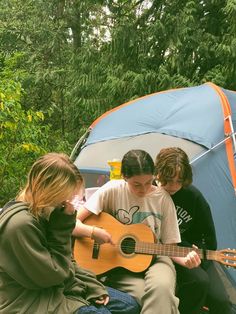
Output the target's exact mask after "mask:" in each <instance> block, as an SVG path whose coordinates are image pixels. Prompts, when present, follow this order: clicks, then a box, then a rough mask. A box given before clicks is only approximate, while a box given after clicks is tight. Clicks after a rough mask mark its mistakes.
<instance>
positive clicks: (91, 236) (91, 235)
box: [90, 226, 96, 239]
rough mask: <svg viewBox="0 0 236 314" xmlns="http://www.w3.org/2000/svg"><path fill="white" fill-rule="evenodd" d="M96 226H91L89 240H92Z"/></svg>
mask: <svg viewBox="0 0 236 314" xmlns="http://www.w3.org/2000/svg"><path fill="white" fill-rule="evenodd" d="M95 228H96V226H92V228H91V232H90V239H94V231H95Z"/></svg>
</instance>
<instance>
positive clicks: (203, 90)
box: [87, 84, 224, 148]
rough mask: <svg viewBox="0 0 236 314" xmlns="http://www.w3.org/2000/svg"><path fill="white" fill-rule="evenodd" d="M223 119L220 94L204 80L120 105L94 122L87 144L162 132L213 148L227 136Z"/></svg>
mask: <svg viewBox="0 0 236 314" xmlns="http://www.w3.org/2000/svg"><path fill="white" fill-rule="evenodd" d="M222 121H223V112H222V107H221V104H220V98H219V96H218V94H217V93H216V91H215V90H214V89H213V88H211V86H208V85H207V84H204V85H201V86H199V87H192V88H182V89H176V90H171V91H169V92H161V93H155V94H151V95H148V96H145V97H143V98H139V99H137V100H135V101H132V102H129V103H128V104H127V105H122V106H120V107H117V110H116V111H112V113H111V114H107V113H106V115H104V118H103V119H99V120H98V123H97V124H96V123H95V124H94V125H96V128H93V129H92V131H91V134H90V137H89V139H88V142H87V145H89V144H92V143H96V142H98V141H104V140H110V139H115V138H120V137H126V136H134V135H138V134H144V133H151V132H158V133H163V134H168V135H172V136H177V137H180V138H185V139H188V140H190V141H193V142H196V143H198V144H200V145H203V146H205V147H207V148H211V147H212V146H214V145H216V144H217V143H218V142H220V141H221V140H223V139H224V132H223V129H224V125H223V124H222ZM183 123H184V128H183ZM202 126H204V127H202Z"/></svg>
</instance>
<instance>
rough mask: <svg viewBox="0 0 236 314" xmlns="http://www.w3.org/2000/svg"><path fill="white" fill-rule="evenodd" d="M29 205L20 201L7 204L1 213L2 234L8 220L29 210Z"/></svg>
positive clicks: (0, 230) (0, 231) (0, 226)
mask: <svg viewBox="0 0 236 314" xmlns="http://www.w3.org/2000/svg"><path fill="white" fill-rule="evenodd" d="M27 209H28V206H27V203H24V202H19V201H11V202H9V203H7V204H6V205H5V206H4V207H3V208H2V210H1V212H0V234H1V233H2V232H3V231H4V228H5V226H6V224H7V223H8V220H9V219H10V218H11V217H12V216H13V215H15V214H16V213H18V212H20V211H22V210H27Z"/></svg>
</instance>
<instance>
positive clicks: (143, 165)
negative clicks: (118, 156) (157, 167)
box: [121, 149, 154, 178]
mask: <svg viewBox="0 0 236 314" xmlns="http://www.w3.org/2000/svg"><path fill="white" fill-rule="evenodd" d="M153 173H154V161H153V159H152V157H151V156H150V155H149V154H148V153H147V152H145V151H144V150H141V149H133V150H130V151H128V152H127V153H126V154H125V155H124V157H123V158H122V161H121V174H122V175H123V177H126V178H131V177H133V176H137V175H142V174H153Z"/></svg>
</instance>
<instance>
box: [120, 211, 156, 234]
mask: <svg viewBox="0 0 236 314" xmlns="http://www.w3.org/2000/svg"><path fill="white" fill-rule="evenodd" d="M139 210H140V208H139V206H137V205H136V206H132V207H131V208H130V209H129V210H125V209H123V208H120V209H118V210H116V212H115V218H116V219H117V220H119V221H120V222H122V223H123V224H126V225H130V224H137V223H144V224H146V225H148V226H149V227H150V228H151V229H152V230H153V231H154V232H155V233H158V229H159V227H158V226H159V225H160V220H161V218H162V216H161V215H160V214H158V213H153V212H140V211H139Z"/></svg>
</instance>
